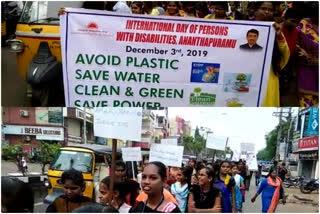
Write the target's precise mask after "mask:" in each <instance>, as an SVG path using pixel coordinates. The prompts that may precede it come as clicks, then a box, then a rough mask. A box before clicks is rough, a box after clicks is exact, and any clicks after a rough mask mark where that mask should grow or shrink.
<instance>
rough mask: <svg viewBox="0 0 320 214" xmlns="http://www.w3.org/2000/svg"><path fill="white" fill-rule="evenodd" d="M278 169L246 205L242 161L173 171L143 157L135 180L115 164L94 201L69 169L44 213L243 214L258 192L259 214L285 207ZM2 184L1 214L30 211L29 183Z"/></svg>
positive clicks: (9, 180) (245, 168) (246, 184)
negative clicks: (282, 205) (147, 213)
mask: <svg viewBox="0 0 320 214" xmlns="http://www.w3.org/2000/svg"><path fill="white" fill-rule="evenodd" d="M282 168H283V167H282ZM280 169H281V168H280ZM278 171H279V175H280V176H281V175H282V174H283V173H282V172H281V170H278V169H276V168H273V167H272V168H271V169H270V171H269V174H268V175H267V176H266V177H265V178H263V179H261V181H260V182H259V183H258V185H259V187H258V188H257V192H256V194H255V195H254V196H253V197H252V199H251V202H250V201H245V198H246V197H245V194H246V191H248V190H249V186H250V180H251V176H252V173H250V171H249V170H248V166H247V164H246V162H245V161H242V160H240V161H239V162H230V161H228V160H222V161H221V160H217V161H215V162H214V163H207V162H206V161H199V162H196V161H195V160H190V161H189V163H188V165H187V166H182V167H181V168H178V167H166V166H165V165H164V164H163V163H161V162H149V161H148V159H147V158H145V159H144V160H143V161H142V166H141V172H140V173H139V174H138V176H137V178H138V179H132V178H129V177H128V176H127V169H126V164H125V163H124V162H122V161H117V162H116V164H115V171H114V183H113V190H112V191H111V190H110V189H111V177H110V176H107V177H105V178H104V179H102V180H101V181H100V184H99V194H98V197H97V200H95V199H94V198H89V197H86V196H84V195H83V192H84V191H85V187H86V184H85V181H84V178H83V174H82V172H80V171H77V170H75V169H69V170H66V171H64V172H63V173H62V176H61V179H60V180H59V181H58V183H59V184H60V185H61V186H62V187H63V189H64V194H63V195H61V196H59V197H57V198H56V199H55V200H54V201H53V203H52V204H50V205H49V206H48V207H47V210H46V212H50V213H54V212H64V213H69V212H120V213H135V212H137V213H144V212H149V213H150V212H152V213H154V212H163V213H179V212H185V213H187V212H192V213H202V212H206V213H231V212H233V213H235V212H242V211H243V204H244V203H253V202H255V200H256V198H257V197H258V195H259V194H261V193H262V212H275V211H276V208H277V205H278V203H279V202H280V199H282V202H283V203H285V197H284V191H283V188H282V180H281V178H279V177H278V176H277V173H278ZM257 173H258V172H257ZM1 182H2V183H1V184H2V190H1V195H2V200H1V203H2V204H1V205H2V206H1V209H2V212H33V203H34V199H33V192H32V189H31V188H30V186H28V184H26V183H24V182H22V181H20V180H17V179H15V178H8V177H6V178H2V181H1ZM3 187H6V188H3ZM21 198H24V199H23V200H20V199H21Z"/></svg>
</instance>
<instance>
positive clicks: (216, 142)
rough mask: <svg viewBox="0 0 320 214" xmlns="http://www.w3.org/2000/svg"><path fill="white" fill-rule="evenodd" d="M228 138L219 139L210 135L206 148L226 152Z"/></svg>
mask: <svg viewBox="0 0 320 214" xmlns="http://www.w3.org/2000/svg"><path fill="white" fill-rule="evenodd" d="M226 142H227V138H226V137H217V136H215V135H214V134H208V137H207V143H206V147H207V148H209V149H216V150H221V151H224V150H225V149H226Z"/></svg>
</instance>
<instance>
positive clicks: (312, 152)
mask: <svg viewBox="0 0 320 214" xmlns="http://www.w3.org/2000/svg"><path fill="white" fill-rule="evenodd" d="M296 130H298V131H300V138H299V139H298V140H297V154H298V158H299V162H298V174H299V175H300V176H301V175H303V176H305V177H309V178H319V156H318V153H319V109H318V108H315V107H309V108H303V109H300V111H299V115H298V118H297V125H296Z"/></svg>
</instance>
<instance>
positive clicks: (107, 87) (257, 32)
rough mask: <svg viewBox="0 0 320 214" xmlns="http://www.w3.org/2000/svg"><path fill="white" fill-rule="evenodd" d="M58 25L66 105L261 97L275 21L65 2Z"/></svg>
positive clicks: (223, 102) (209, 102) (251, 102)
mask: <svg viewBox="0 0 320 214" xmlns="http://www.w3.org/2000/svg"><path fill="white" fill-rule="evenodd" d="M60 24H61V25H60V26H61V27H60V34H61V50H62V62H63V72H64V75H63V77H64V85H65V97H66V106H72V107H74V106H77V107H80V106H82V107H105V106H114V107H123V106H125V107H164V106H229V107H234V106H238V107H240V106H254V107H255V106H260V105H262V103H263V100H264V97H265V94H266V88H267V82H268V77H269V72H270V64H271V57H272V51H273V45H274V38H275V30H274V28H273V26H272V22H253V21H230V20H212V19H198V18H182V17H168V16H148V15H137V14H134V15H130V14H125V15H123V14H117V13H114V12H106V11H97V10H86V9H75V8H67V9H66V14H65V15H61V16H60ZM247 35H253V36H254V37H255V39H254V40H249V41H248V40H247ZM248 38H249V37H248ZM252 42H253V43H252ZM248 43H250V45H248Z"/></svg>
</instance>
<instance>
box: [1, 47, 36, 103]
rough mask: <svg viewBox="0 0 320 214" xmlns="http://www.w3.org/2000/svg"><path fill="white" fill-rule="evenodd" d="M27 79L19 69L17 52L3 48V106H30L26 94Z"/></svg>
mask: <svg viewBox="0 0 320 214" xmlns="http://www.w3.org/2000/svg"><path fill="white" fill-rule="evenodd" d="M26 91H27V83H26V80H25V79H24V78H22V77H20V76H19V74H18V71H17V60H16V54H15V53H11V52H10V51H9V50H8V48H7V47H4V48H1V103H2V106H30V101H29V99H28V98H27V96H26Z"/></svg>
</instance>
